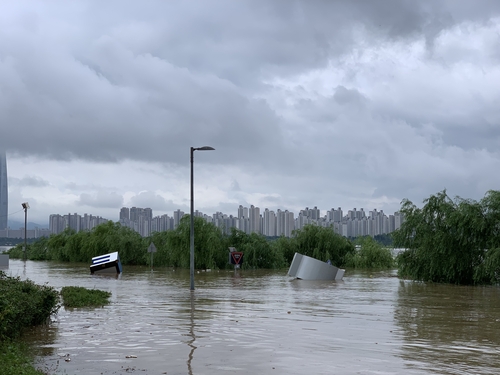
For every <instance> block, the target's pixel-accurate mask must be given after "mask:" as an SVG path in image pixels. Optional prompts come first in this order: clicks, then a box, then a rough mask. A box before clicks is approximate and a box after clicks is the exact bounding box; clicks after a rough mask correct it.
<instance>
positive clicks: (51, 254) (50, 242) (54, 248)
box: [8, 221, 147, 264]
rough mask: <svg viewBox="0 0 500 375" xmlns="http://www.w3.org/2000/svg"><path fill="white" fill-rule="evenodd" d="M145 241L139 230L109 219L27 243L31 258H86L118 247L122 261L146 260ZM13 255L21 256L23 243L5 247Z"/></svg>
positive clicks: (73, 260) (68, 260) (80, 260)
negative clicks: (80, 229) (86, 229)
mask: <svg viewBox="0 0 500 375" xmlns="http://www.w3.org/2000/svg"><path fill="white" fill-rule="evenodd" d="M146 248H147V246H146V247H145V242H144V240H143V239H142V237H141V236H140V235H139V233H137V232H135V231H133V230H132V229H130V228H126V227H122V226H121V225H120V224H119V223H113V222H111V221H108V222H106V223H104V224H101V225H99V226H97V227H95V228H93V229H92V230H91V231H81V232H78V233H76V232H75V231H74V230H71V229H66V230H64V231H63V232H62V233H59V234H55V235H54V234H53V235H51V236H50V237H49V238H48V239H47V238H45V237H42V238H41V239H39V240H38V241H36V242H34V243H33V244H29V245H28V247H27V250H26V252H27V258H28V259H30V260H57V261H60V262H85V263H88V262H89V261H90V259H92V258H93V257H95V256H98V255H102V254H107V253H112V252H115V251H118V252H119V254H120V260H121V262H122V263H123V264H145V259H146ZM8 253H9V254H10V256H11V257H12V258H22V257H23V244H18V245H16V246H15V247H13V248H12V249H10V250H9V251H8Z"/></svg>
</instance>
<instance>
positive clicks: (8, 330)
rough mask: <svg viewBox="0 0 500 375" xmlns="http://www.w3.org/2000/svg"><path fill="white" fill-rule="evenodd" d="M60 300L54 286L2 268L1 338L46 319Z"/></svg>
mask: <svg viewBox="0 0 500 375" xmlns="http://www.w3.org/2000/svg"><path fill="white" fill-rule="evenodd" d="M58 301H59V293H58V292H57V291H56V290H55V289H54V288H52V287H50V286H47V285H37V284H35V283H34V282H32V281H30V280H21V279H20V278H18V277H9V276H7V275H5V273H3V272H2V271H0V341H3V340H6V339H12V338H17V337H18V336H19V335H20V334H21V333H22V331H23V329H25V328H27V327H32V326H36V325H39V324H42V323H45V322H46V321H47V319H48V318H49V317H50V315H52V314H54V313H56V312H57V310H58V309H59V305H58Z"/></svg>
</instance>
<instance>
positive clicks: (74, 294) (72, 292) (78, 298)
mask: <svg viewBox="0 0 500 375" xmlns="http://www.w3.org/2000/svg"><path fill="white" fill-rule="evenodd" d="M61 297H62V300H63V305H64V307H95V306H104V305H107V304H108V303H109V297H111V293H110V292H106V291H104V290H98V289H86V288H83V287H81V286H65V287H63V288H62V289H61Z"/></svg>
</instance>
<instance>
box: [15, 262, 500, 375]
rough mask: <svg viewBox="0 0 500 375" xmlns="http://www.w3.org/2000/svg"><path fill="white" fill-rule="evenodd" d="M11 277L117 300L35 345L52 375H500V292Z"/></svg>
mask: <svg viewBox="0 0 500 375" xmlns="http://www.w3.org/2000/svg"><path fill="white" fill-rule="evenodd" d="M7 273H8V274H10V275H12V276H20V277H22V278H29V279H31V280H33V281H35V282H37V283H48V284H49V285H51V286H53V287H55V288H57V289H60V288H61V287H63V286H69V285H77V286H84V287H88V288H98V289H102V290H107V291H110V292H111V293H112V297H111V304H110V305H108V306H105V307H103V308H97V309H75V310H64V309H61V310H60V312H59V313H58V315H57V316H56V317H55V318H54V322H53V323H52V324H51V325H50V326H48V327H43V328H40V329H35V330H33V331H32V332H30V333H28V334H27V335H26V336H25V339H26V340H27V341H28V342H31V343H34V344H35V346H36V347H37V348H38V349H37V353H36V354H37V362H38V366H39V367H40V368H42V369H44V370H45V371H48V372H49V373H51V374H129V373H137V374H169V375H173V374H301V375H302V374H377V375H381V374H398V375H399V374H498V373H499V372H500V355H499V354H500V347H499V344H500V288H496V287H461V286H450V285H434V284H423V283H413V282H409V281H401V280H399V279H398V278H397V277H395V272H381V273H371V274H370V273H360V272H350V271H348V272H346V275H345V277H344V280H343V281H342V282H311V281H302V280H292V279H291V278H290V277H288V276H287V275H286V271H238V272H234V271H220V272H217V271H213V272H201V273H199V274H198V273H197V274H196V276H195V284H196V290H195V291H194V292H193V293H191V292H190V291H189V271H184V270H172V269H158V270H155V271H154V272H153V273H152V272H151V271H149V270H148V269H147V268H138V267H137V268H134V267H125V269H124V273H123V274H122V275H121V277H119V278H114V277H102V276H91V275H90V273H89V270H88V265H82V264H78V265H74V264H57V263H49V262H30V261H28V262H26V264H25V263H24V262H22V261H18V260H11V261H10V268H9V269H8V271H7Z"/></svg>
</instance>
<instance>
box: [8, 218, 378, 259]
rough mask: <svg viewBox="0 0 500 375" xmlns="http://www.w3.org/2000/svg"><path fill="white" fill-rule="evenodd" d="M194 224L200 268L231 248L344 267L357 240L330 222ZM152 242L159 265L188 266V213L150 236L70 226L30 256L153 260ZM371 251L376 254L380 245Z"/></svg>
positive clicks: (33, 247)
mask: <svg viewBox="0 0 500 375" xmlns="http://www.w3.org/2000/svg"><path fill="white" fill-rule="evenodd" d="M194 227H195V228H194V235H195V241H194V245H195V268H197V269H208V268H210V269H224V268H231V267H232V266H231V265H230V264H229V261H228V260H229V250H228V247H235V248H236V249H237V251H241V252H243V253H244V262H243V264H242V268H243V269H257V268H268V269H279V268H285V267H289V266H290V263H291V262H292V259H293V256H294V255H295V253H296V252H298V253H301V254H304V255H308V256H311V257H313V258H316V259H319V260H322V261H327V260H330V261H331V262H332V264H334V265H335V266H338V267H343V266H345V265H346V262H347V261H348V260H349V261H351V262H352V261H353V259H354V258H353V256H354V255H355V249H354V245H353V243H352V242H351V241H350V240H348V239H347V238H345V237H342V236H340V235H339V234H336V233H335V232H334V231H333V229H332V228H331V227H320V226H317V225H306V226H305V227H304V228H302V229H300V230H295V231H294V232H293V236H292V237H291V238H287V237H284V236H281V237H277V238H273V239H272V240H270V239H268V238H266V237H265V236H263V235H261V234H257V233H251V234H247V233H245V232H243V231H241V230H238V229H235V228H232V229H231V233H230V234H229V235H225V234H224V233H223V232H222V230H221V229H220V228H218V227H217V226H215V225H213V224H212V223H209V222H207V221H205V220H204V219H203V218H200V217H195V218H194ZM151 242H153V243H154V244H155V246H156V249H157V252H156V253H154V255H153V258H154V265H155V266H156V267H161V266H166V267H179V268H189V266H190V219H189V216H188V215H186V216H184V217H183V218H182V219H181V222H180V223H179V226H178V227H177V228H176V229H175V230H172V231H165V232H156V233H153V234H152V235H151V237H148V238H142V237H141V236H140V235H139V234H138V233H136V232H135V231H133V230H131V229H129V228H126V227H122V226H121V225H120V224H118V223H113V222H107V223H104V224H101V225H99V226H98V227H95V228H94V229H92V230H91V231H82V232H78V233H75V232H74V231H72V230H69V229H66V230H65V231H64V232H62V233H60V234H57V235H51V236H50V237H49V238H48V239H47V238H42V239H40V240H38V241H37V242H35V243H33V244H30V245H29V246H28V249H27V256H28V259H31V260H57V261H63V262H84V263H88V262H89V261H90V259H91V258H92V257H95V256H98V255H102V254H106V253H111V252H115V251H118V252H119V254H120V259H121V261H122V263H123V264H124V265H128V264H133V265H148V264H149V262H150V259H151V257H150V254H148V253H147V248H148V246H149V245H150V243H151ZM371 248H372V249H375V245H374V244H372V245H371ZM372 253H373V254H372ZM9 254H10V256H11V257H12V258H22V256H23V252H22V244H20V245H18V246H16V247H14V248H12V249H10V250H9ZM363 254H365V253H364V252H363ZM366 254H372V255H373V256H375V255H374V254H375V250H373V251H371V252H367V253H366ZM364 256H365V255H363V257H364ZM378 256H380V257H381V256H382V255H380V254H379V255H378ZM358 258H359V257H358ZM358 258H356V259H358ZM363 259H364V258H363ZM363 262H364V263H363ZM363 262H362V263H360V261H359V260H358V261H357V263H356V264H357V267H368V268H371V267H375V266H376V267H380V264H381V263H380V259H377V260H374V259H372V260H370V261H368V260H366V259H365V260H364V261H363Z"/></svg>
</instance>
